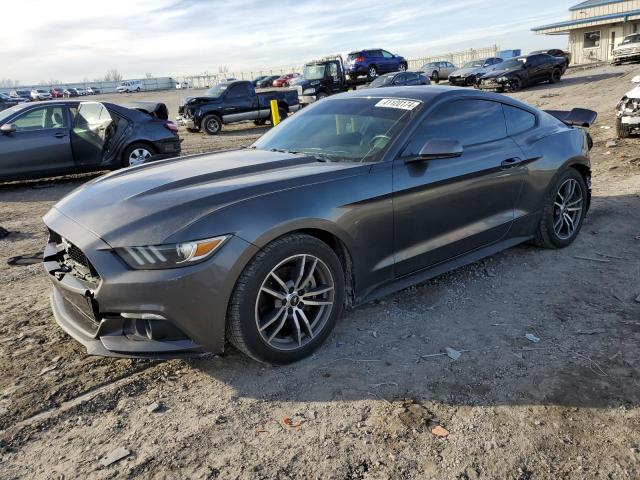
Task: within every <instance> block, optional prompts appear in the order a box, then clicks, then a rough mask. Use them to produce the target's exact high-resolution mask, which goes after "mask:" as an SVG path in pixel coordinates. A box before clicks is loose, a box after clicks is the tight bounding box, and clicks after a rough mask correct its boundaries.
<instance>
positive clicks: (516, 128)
mask: <svg viewBox="0 0 640 480" xmlns="http://www.w3.org/2000/svg"><path fill="white" fill-rule="evenodd" d="M502 108H503V109H504V117H505V120H506V121H507V134H508V135H517V134H518V133H522V132H526V131H527V130H530V129H532V128H533V127H535V126H536V116H535V115H534V114H533V113H530V112H527V111H526V110H522V109H521V108H517V107H512V106H510V105H504V104H503V105H502Z"/></svg>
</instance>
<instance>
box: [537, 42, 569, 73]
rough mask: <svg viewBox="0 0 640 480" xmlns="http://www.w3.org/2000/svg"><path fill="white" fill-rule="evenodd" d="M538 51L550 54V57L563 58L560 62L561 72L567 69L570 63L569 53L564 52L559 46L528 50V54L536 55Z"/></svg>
mask: <svg viewBox="0 0 640 480" xmlns="http://www.w3.org/2000/svg"><path fill="white" fill-rule="evenodd" d="M540 53H546V54H547V55H551V56H552V57H557V58H563V59H564V62H563V63H562V73H565V72H566V71H567V68H569V65H571V53H570V52H565V51H564V50H561V49H559V48H550V49H548V50H535V51H533V52H530V53H529V55H537V54H540Z"/></svg>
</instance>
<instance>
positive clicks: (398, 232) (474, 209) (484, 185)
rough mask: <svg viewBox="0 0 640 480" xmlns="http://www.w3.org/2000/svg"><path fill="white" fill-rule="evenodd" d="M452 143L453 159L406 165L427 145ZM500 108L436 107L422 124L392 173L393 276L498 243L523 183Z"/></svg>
mask: <svg viewBox="0 0 640 480" xmlns="http://www.w3.org/2000/svg"><path fill="white" fill-rule="evenodd" d="M436 138H448V139H452V140H458V141H459V142H460V144H461V145H462V146H463V148H464V151H463V154H462V155H461V156H460V157H457V158H442V159H431V160H426V159H425V160H419V161H413V162H409V163H407V162H405V161H404V159H403V157H406V156H408V155H409V154H412V153H417V151H419V150H420V148H421V146H422V145H424V143H425V142H426V141H427V140H430V139H436ZM522 156H523V153H522V151H521V150H520V148H519V147H518V145H517V144H516V143H515V142H514V141H513V140H512V139H511V138H510V137H508V136H507V132H506V124H505V119H504V114H503V111H502V105H501V103H499V102H493V101H487V100H479V99H465V100H456V101H451V102H447V103H444V104H441V105H440V106H438V107H436V109H435V111H433V112H432V113H431V114H429V115H428V116H427V118H426V119H425V120H423V121H422V122H421V125H420V126H419V127H418V130H417V131H416V132H415V133H414V134H413V135H412V138H411V140H410V142H409V144H408V146H407V148H406V149H405V152H404V153H403V154H402V156H400V157H399V158H397V159H396V160H395V161H394V165H393V205H394V207H393V208H394V230H395V235H394V238H395V240H394V242H395V243H394V251H395V254H394V257H395V258H394V261H395V269H396V270H395V272H396V276H403V275H407V274H410V273H412V272H414V271H417V270H420V269H423V268H427V267H431V266H433V265H436V264H438V263H442V262H444V261H447V260H450V259H452V258H453V257H456V256H458V255H462V254H465V253H467V252H470V251H472V250H474V249H477V248H481V247H483V246H486V245H489V244H491V243H494V242H497V241H499V240H500V239H502V238H503V237H504V236H505V235H506V234H507V232H508V231H509V228H510V227H511V224H512V223H513V220H514V214H515V204H516V201H517V198H518V195H519V192H520V189H521V187H522V183H523V181H524V178H525V175H526V167H522V166H521V165H518V162H517V161H516V160H514V159H520V158H522Z"/></svg>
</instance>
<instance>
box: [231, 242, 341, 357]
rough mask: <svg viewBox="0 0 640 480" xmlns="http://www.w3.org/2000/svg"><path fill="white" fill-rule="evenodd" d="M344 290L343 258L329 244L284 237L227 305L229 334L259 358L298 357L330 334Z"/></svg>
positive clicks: (255, 262) (264, 253)
mask: <svg viewBox="0 0 640 480" xmlns="http://www.w3.org/2000/svg"><path fill="white" fill-rule="evenodd" d="M344 292H345V286H344V273H343V271H342V267H341V264H340V260H339V259H338V256H337V255H336V254H335V252H333V250H331V248H329V246H328V245H327V244H325V243H324V242H322V241H320V240H318V239H317V238H315V237H312V236H309V235H305V234H291V235H287V236H284V237H281V238H279V239H277V240H275V241H273V242H271V243H270V244H268V245H267V246H266V247H264V248H263V249H262V250H261V251H260V252H259V253H258V254H257V255H256V256H255V257H254V258H253V259H252V260H251V261H250V262H249V264H248V265H247V267H246V268H245V270H244V271H243V272H242V275H241V276H240V278H239V280H238V282H237V284H236V286H235V289H234V291H233V294H232V297H231V301H230V303H229V311H228V315H227V318H228V323H227V337H228V339H229V341H230V342H231V343H232V344H233V345H235V346H236V347H237V348H238V349H239V350H241V351H242V352H244V353H246V354H247V355H249V356H250V357H252V358H254V359H256V360H258V361H260V362H265V363H271V364H286V363H291V362H294V361H296V360H300V359H302V358H304V357H306V356H308V355H310V354H311V353H312V352H313V351H314V350H315V349H316V348H318V347H319V346H320V345H321V344H322V343H323V342H324V340H325V339H326V338H327V337H328V336H329V334H330V333H331V330H332V329H333V327H334V326H335V323H336V321H337V319H338V317H339V316H340V315H341V313H342V307H343V304H344Z"/></svg>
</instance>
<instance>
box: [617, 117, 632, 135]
mask: <svg viewBox="0 0 640 480" xmlns="http://www.w3.org/2000/svg"><path fill="white" fill-rule="evenodd" d="M616 133H617V134H618V138H629V137H630V136H631V128H630V127H629V125H625V124H624V123H622V118H620V117H617V118H616Z"/></svg>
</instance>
